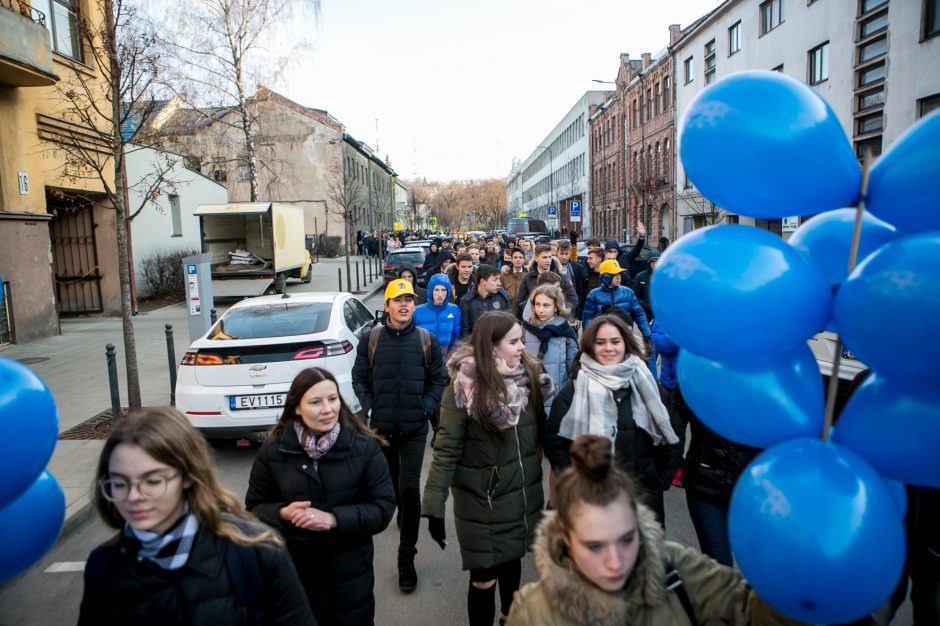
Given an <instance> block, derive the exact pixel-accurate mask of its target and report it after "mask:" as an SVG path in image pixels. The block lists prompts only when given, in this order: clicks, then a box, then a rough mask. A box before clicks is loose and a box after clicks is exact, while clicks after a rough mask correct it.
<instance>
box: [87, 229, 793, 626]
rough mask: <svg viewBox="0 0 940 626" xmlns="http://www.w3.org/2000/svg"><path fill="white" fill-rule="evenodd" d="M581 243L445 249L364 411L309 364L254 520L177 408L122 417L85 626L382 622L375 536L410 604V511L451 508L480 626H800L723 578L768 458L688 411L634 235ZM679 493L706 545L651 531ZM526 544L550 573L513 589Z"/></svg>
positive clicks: (431, 514) (359, 387)
mask: <svg viewBox="0 0 940 626" xmlns="http://www.w3.org/2000/svg"><path fill="white" fill-rule="evenodd" d="M392 239H395V240H397V239H398V237H397V236H390V237H389V238H388V243H389V245H393V244H392V243H391V240H392ZM372 243H373V242H372V241H369V240H368V236H366V238H365V240H364V245H365V246H367V248H366V249H368V246H369V245H371V244H372ZM586 243H587V249H588V250H587V255H586V258H584V259H578V257H577V256H576V245H575V244H576V241H575V240H574V238H572V240H568V239H561V240H555V241H547V242H535V241H530V240H529V239H524V238H523V239H519V240H516V239H514V238H511V237H503V236H501V235H494V236H488V237H483V238H480V239H476V238H470V239H469V240H467V241H459V240H453V239H450V238H446V237H445V238H437V239H434V240H433V241H432V243H431V246H430V251H429V252H428V254H427V257H426V258H425V260H424V263H423V264H422V265H423V268H424V273H423V274H422V275H420V276H419V275H418V273H417V272H416V271H415V270H414V269H411V270H410V271H409V272H403V273H401V274H400V275H399V277H398V278H397V279H395V280H392V281H391V282H389V284H388V285H387V287H386V289H385V293H384V299H385V302H384V313H385V315H384V319H383V320H382V323H381V324H378V325H376V326H375V327H374V328H373V329H372V330H371V332H370V333H369V334H368V335H367V336H364V337H363V338H362V340H361V341H360V342H359V344H358V347H357V352H356V359H355V365H354V366H353V370H352V380H353V388H354V391H355V394H356V396H357V398H358V400H359V402H360V404H361V406H362V412H361V413H360V414H358V415H356V414H353V413H352V412H351V410H350V409H349V406H348V404H347V400H348V398H343V397H342V395H341V394H340V391H339V386H338V384H337V382H336V378H335V376H334V375H333V374H331V373H329V372H327V371H325V370H323V369H319V368H310V369H306V370H304V371H302V372H301V373H300V374H298V375H297V377H296V378H295V380H294V381H293V384H292V385H291V387H290V390H289V391H288V393H287V396H286V401H285V406H284V408H283V412H282V414H281V417H280V419H279V420H278V422H277V424H276V425H275V426H274V428H273V430H272V431H271V433H270V435H269V436H268V438H267V440H266V441H265V443H264V444H263V445H262V447H261V449H260V451H259V452H258V454H257V457H256V459H255V461H254V466H253V468H252V471H251V475H250V479H249V484H248V486H247V495H246V498H245V505H244V507H242V505H241V504H240V503H239V502H238V501H237V500H236V498H235V497H234V496H233V495H232V494H231V493H229V492H227V491H225V490H224V489H223V488H222V487H221V486H220V485H219V484H218V481H217V480H216V478H215V476H214V473H213V469H212V464H211V460H210V456H209V453H208V450H207V447H206V444H205V442H204V441H203V440H202V438H201V437H200V436H199V435H198V433H196V431H194V430H193V429H192V427H191V426H190V425H189V423H188V422H187V421H186V419H185V418H183V417H182V416H181V415H179V414H178V413H177V412H176V411H174V410H172V409H149V410H146V411H143V412H140V413H136V414H132V415H130V416H128V417H127V418H125V419H124V420H122V422H120V424H119V425H118V426H117V427H116V428H115V430H114V432H113V433H112V435H111V437H110V439H109V440H108V442H107V444H106V446H105V448H104V450H103V451H102V455H101V460H100V463H99V466H98V472H97V490H96V492H95V498H96V500H95V501H96V505H97V507H98V511H99V513H100V514H101V516H102V518H103V519H104V520H105V521H106V522H107V523H108V524H110V525H111V526H113V527H114V528H115V529H118V531H119V532H118V534H117V535H116V536H115V537H114V538H113V539H112V540H111V541H109V542H107V543H105V544H104V545H102V546H100V547H99V548H97V549H96V550H95V551H94V552H93V553H92V555H91V557H90V558H89V560H88V567H87V568H86V574H85V576H86V587H85V596H84V599H83V602H82V609H81V617H80V623H82V624H117V623H122V624H123V623H131V622H132V621H133V622H134V623H140V624H150V623H153V624H157V623H159V624H163V623H187V624H202V623H206V624H220V623H225V624H288V623H290V624H321V625H323V624H364V625H368V624H372V623H373V622H374V619H375V613H376V601H375V597H374V592H373V587H374V579H375V573H374V567H373V537H374V536H375V535H376V534H378V533H380V532H382V531H383V530H384V529H385V528H386V527H387V526H389V524H390V523H391V521H392V519H393V518H394V519H395V520H396V526H397V528H398V540H399V541H398V551H397V563H398V571H397V574H398V585H399V588H400V590H401V591H402V592H403V593H412V592H414V591H415V590H416V589H417V588H418V587H419V575H418V568H417V567H416V556H417V543H418V536H419V531H420V528H421V525H422V519H427V529H428V532H429V533H430V536H431V537H432V539H433V540H434V541H435V542H436V543H437V544H438V545H439V546H440V547H441V549H446V548H447V545H448V537H447V532H446V530H445V529H446V524H445V516H446V501H447V499H448V497H452V498H453V516H454V523H455V527H456V534H457V536H456V540H457V544H458V547H459V551H460V557H461V561H462V565H463V569H464V570H467V571H468V572H469V576H468V581H467V588H466V610H467V618H468V622H469V624H471V626H477V625H481V626H483V625H485V626H492V625H493V623H494V621H496V620H497V619H498V623H499V624H511V625H514V626H523V625H544V624H558V625H569V624H571V625H573V624H592V625H594V624H598V625H607V624H611V625H612V624H631V623H644V624H699V623H702V624H704V623H725V624H790V623H794V622H793V621H792V620H790V619H789V618H787V617H785V616H783V615H781V614H779V613H778V612H776V611H775V610H774V609H773V608H771V607H770V606H769V605H767V604H766V603H764V602H763V601H762V600H761V599H760V598H759V597H758V595H757V594H756V593H755V592H754V590H753V589H751V588H750V586H749V585H748V584H747V582H746V581H745V580H744V579H743V578H742V576H741V574H740V572H738V571H737V570H735V569H734V568H733V556H732V552H731V547H730V542H729V540H728V528H727V527H728V524H727V517H728V507H729V501H730V497H731V491H732V489H733V487H734V484H735V481H736V480H737V477H738V476H739V475H740V473H741V472H742V471H743V469H744V467H745V466H746V465H747V463H748V462H749V461H750V460H751V458H753V456H754V455H755V454H756V453H757V452H758V451H757V450H753V449H750V448H746V447H744V446H741V445H738V444H735V443H733V442H731V441H728V440H726V439H724V438H722V437H721V436H719V435H718V434H717V433H715V432H713V431H711V430H710V429H709V428H708V427H707V426H705V425H704V424H703V423H702V422H701V421H700V420H698V419H697V418H696V416H695V415H694V413H693V412H692V411H691V410H690V409H689V407H688V406H687V405H686V404H685V402H684V400H683V398H682V392H681V388H680V386H679V384H678V381H677V378H676V373H675V362H676V358H677V355H678V346H677V345H676V344H675V343H674V342H672V341H671V340H670V338H669V337H668V336H667V335H666V334H665V333H664V332H663V330H662V328H661V327H660V326H659V325H658V324H657V322H656V319H655V311H654V309H653V308H652V306H651V304H650V302H649V283H650V280H651V277H652V274H653V273H654V270H655V267H656V261H657V257H656V256H653V257H652V258H651V259H650V261H649V262H648V263H647V264H646V267H645V268H640V269H641V271H637V272H636V273H635V274H633V275H631V268H633V267H634V265H635V263H634V262H635V260H636V259H637V257H638V256H639V254H640V251H641V250H642V248H643V246H644V244H645V232H643V230H642V229H639V238H638V240H637V242H636V243H635V244H634V245H633V246H628V247H629V250H626V251H624V250H622V249H621V245H620V244H618V242H616V241H610V242H606V243H603V244H602V243H601V242H600V241H597V240H588V241H587V242H586ZM419 282H421V283H423V284H424V286H425V289H424V293H425V295H424V302H423V303H419V300H420V298H419V294H418V288H419V287H418V283H419ZM432 432H433V438H432V449H433V453H432V455H431V458H430V468H429V473H428V477H427V480H426V481H425V483H424V485H423V486H422V484H421V470H422V465H423V464H424V461H425V453H426V450H427V440H428V437H429V434H430V433H432ZM687 432H691V441H690V442H689V445H688V446H686V441H685V435H686V433H687ZM686 448H688V451H687V452H685V451H686ZM543 459H546V460H547V461H548V467H549V468H550V469H549V477H548V484H549V488H548V490H547V491H546V490H545V489H544V488H543V484H544V481H543ZM683 468H684V469H683ZM674 484H675V485H681V486H683V487H684V488H685V489H686V495H687V498H686V499H687V503H688V509H689V514H690V517H691V519H692V522H693V525H694V527H695V531H696V534H697V536H698V539H699V544H700V546H701V549H702V552H701V553H700V552H698V551H696V550H694V549H692V548H689V547H685V546H680V545H678V544H674V543H670V542H666V541H665V540H664V528H665V525H666V524H667V523H668V522H669V520H668V519H667V517H666V512H665V508H664V500H663V494H664V492H665V491H666V490H667V489H669V488H670V487H671V486H672V485H674ZM529 551H533V552H534V555H535V565H536V570H537V572H538V575H539V580H538V581H536V582H533V583H529V584H527V585H525V586H524V587H522V588H521V589H520V585H521V572H522V559H523V558H524V556H525V555H526V553H527V552H529ZM703 553H704V554H703ZM223 572H227V576H226V575H224V573H223Z"/></svg>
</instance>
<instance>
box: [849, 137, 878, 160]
mask: <svg viewBox="0 0 940 626" xmlns="http://www.w3.org/2000/svg"><path fill="white" fill-rule="evenodd" d="M867 152H871V156H872V157H876V156H878V155H879V154H881V135H878V136H877V137H871V138H869V139H862V140H860V141H856V142H855V155H856V156H857V157H858V158H859V159H864V158H865V154H866V153H867Z"/></svg>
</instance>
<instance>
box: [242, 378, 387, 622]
mask: <svg viewBox="0 0 940 626" xmlns="http://www.w3.org/2000/svg"><path fill="white" fill-rule="evenodd" d="M380 444H384V442H383V441H382V440H381V439H380V438H379V437H378V436H377V435H376V434H375V433H374V432H373V431H372V430H370V429H369V428H367V427H366V426H365V425H364V424H362V422H360V421H359V420H358V419H356V418H355V416H353V414H352V412H351V411H350V410H349V407H348V406H347V405H346V402H345V401H344V400H343V398H342V396H340V394H339V386H338V385H337V383H336V379H335V378H334V377H333V375H332V374H330V373H329V372H327V371H326V370H324V369H320V368H310V369H306V370H304V371H302V372H301V373H300V374H298V375H297V377H296V378H294V382H293V383H291V387H290V390H289V391H288V392H287V399H286V401H285V403H284V412H283V413H282V414H281V418H280V419H279V420H278V423H277V425H276V426H275V427H274V429H273V430H272V431H271V435H270V436H269V437H268V440H267V441H266V442H265V444H264V446H263V447H262V448H261V450H260V451H259V452H258V456H257V457H256V458H255V463H254V466H253V467H252V468H251V477H250V478H249V482H248V494H247V495H246V496H245V503H246V505H247V507H248V510H249V511H251V512H253V513H254V514H256V515H257V516H258V517H259V518H261V520H262V521H264V522H266V523H268V524H269V525H271V526H272V527H274V528H277V529H278V530H280V532H281V533H282V534H283V535H284V537H285V539H286V540H287V550H288V551H289V552H290V555H291V557H292V558H293V560H294V565H295V566H296V568H297V573H298V574H299V575H300V581H301V583H302V584H303V587H304V589H305V590H306V592H307V598H308V599H309V601H310V605H311V606H312V607H313V613H314V615H315V616H316V618H317V621H318V622H319V623H320V624H321V626H322V625H323V624H344V625H351V624H365V625H368V624H372V623H373V618H374V616H375V597H374V595H373V593H372V588H373V582H374V573H373V569H372V557H373V547H372V536H373V535H375V534H378V533H380V532H382V530H384V529H385V527H386V526H388V523H389V520H391V519H392V512H393V511H394V510H395V492H394V491H393V489H392V482H391V479H390V478H389V473H388V464H387V463H386V462H385V457H384V455H383V454H382V450H381V448H380Z"/></svg>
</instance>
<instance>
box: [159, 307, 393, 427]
mask: <svg viewBox="0 0 940 626" xmlns="http://www.w3.org/2000/svg"><path fill="white" fill-rule="evenodd" d="M375 324H376V319H375V317H374V316H373V315H372V313H370V312H369V310H368V309H367V308H366V307H365V305H363V304H362V302H360V301H359V300H358V299H356V298H355V297H353V296H352V295H350V294H348V293H301V294H291V295H290V297H288V298H284V297H282V296H261V297H257V298H248V299H245V300H242V301H240V302H238V303H237V304H235V305H234V306H232V308H230V309H229V310H228V311H226V312H225V314H224V315H223V316H222V317H221V318H219V320H218V321H217V322H216V323H215V324H214V325H213V326H212V328H210V329H209V331H208V332H207V333H206V334H205V335H203V336H202V337H200V338H199V339H197V340H196V341H194V342H193V343H192V344H191V345H190V346H189V349H188V350H187V351H186V355H185V356H184V357H183V360H182V362H181V363H180V367H179V370H178V373H177V379H176V407H177V408H178V409H179V410H180V411H181V412H182V413H183V414H184V415H185V416H186V417H187V418H188V419H189V421H190V422H191V423H192V425H193V426H195V427H196V428H198V429H199V430H200V431H201V432H202V433H203V434H204V435H205V436H206V437H207V438H209V439H229V438H242V437H250V438H255V439H259V440H260V439H263V438H264V434H265V433H266V432H267V431H268V430H270V428H271V427H272V426H273V425H274V423H275V422H276V421H277V420H278V418H279V417H280V416H281V412H282V409H283V406H284V401H285V398H286V397H287V390H288V389H289V388H290V384H291V381H293V380H294V377H295V376H296V375H297V373H298V372H300V371H301V370H303V369H306V368H308V367H322V368H323V369H326V370H328V371H329V372H331V373H332V374H333V375H334V376H335V377H336V379H337V381H339V391H340V394H341V395H342V396H343V399H344V400H345V401H346V404H348V405H349V407H350V408H351V409H352V410H353V412H357V411H359V410H360V409H361V406H360V404H359V401H358V399H357V398H356V395H355V393H353V388H352V368H353V363H354V362H355V360H356V346H358V345H359V341H360V340H362V339H364V338H365V339H367V338H368V334H369V331H371V330H372V327H373V326H374V325H375Z"/></svg>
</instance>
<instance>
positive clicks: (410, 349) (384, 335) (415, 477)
mask: <svg viewBox="0 0 940 626" xmlns="http://www.w3.org/2000/svg"><path fill="white" fill-rule="evenodd" d="M415 300H416V296H415V291H414V287H412V285H411V283H410V282H409V281H407V280H404V279H401V278H397V279H395V280H393V281H392V282H390V283H389V284H388V286H387V287H386V288H385V314H386V315H385V324H383V325H381V326H377V327H376V328H374V329H373V330H372V331H371V332H370V334H369V335H367V336H364V337H363V338H362V341H360V342H359V346H358V348H357V350H356V363H355V365H353V371H352V381H353V389H354V390H355V392H356V396H357V397H358V398H359V402H360V403H361V404H362V410H363V412H365V413H367V414H368V415H369V425H370V426H372V428H374V429H375V430H377V431H378V432H379V434H381V435H382V436H383V437H385V439H386V440H387V441H388V444H389V445H388V446H387V447H385V448H383V449H382V452H383V453H384V454H385V460H386V461H387V462H388V467H389V472H390V474H391V478H392V483H393V484H394V485H395V497H396V500H397V502H398V520H399V524H398V525H399V528H400V531H401V532H400V536H399V544H398V586H399V588H400V589H401V590H402V591H404V592H406V593H407V592H411V591H414V590H415V588H416V587H417V586H418V574H417V572H416V570H415V565H414V561H415V554H417V547H416V546H417V543H418V526H419V523H420V521H421V464H422V463H423V461H424V450H425V447H426V443H427V435H428V421H429V419H430V417H431V416H432V415H433V414H434V412H435V411H436V410H437V407H438V405H439V404H440V401H441V396H442V395H443V394H444V387H445V386H447V383H448V382H449V380H448V377H447V372H446V370H445V369H444V363H443V360H442V359H441V344H440V342H439V341H438V340H437V337H435V336H434V335H433V334H431V333H429V332H428V331H427V330H425V329H423V328H419V327H417V326H416V325H415V322H414V310H415Z"/></svg>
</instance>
